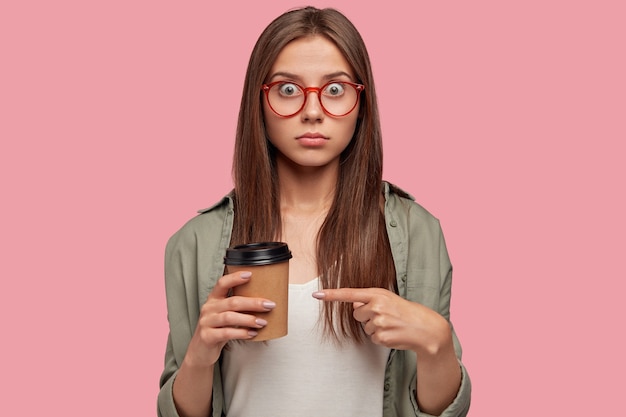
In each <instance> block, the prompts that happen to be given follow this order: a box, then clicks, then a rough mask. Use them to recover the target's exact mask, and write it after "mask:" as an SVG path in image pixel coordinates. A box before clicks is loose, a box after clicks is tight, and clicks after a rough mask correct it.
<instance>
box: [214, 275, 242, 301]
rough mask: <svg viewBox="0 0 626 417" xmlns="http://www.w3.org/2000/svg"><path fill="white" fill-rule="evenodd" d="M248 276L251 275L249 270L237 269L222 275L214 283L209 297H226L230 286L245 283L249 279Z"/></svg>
mask: <svg viewBox="0 0 626 417" xmlns="http://www.w3.org/2000/svg"><path fill="white" fill-rule="evenodd" d="M250 277H252V272H249V271H238V272H233V273H232V274H227V275H223V276H222V277H221V278H220V279H218V280H217V282H216V283H215V287H213V290H212V291H211V294H209V297H221V298H226V297H227V296H228V292H229V291H230V289H231V288H233V287H236V286H238V285H242V284H245V283H246V282H248V281H250Z"/></svg>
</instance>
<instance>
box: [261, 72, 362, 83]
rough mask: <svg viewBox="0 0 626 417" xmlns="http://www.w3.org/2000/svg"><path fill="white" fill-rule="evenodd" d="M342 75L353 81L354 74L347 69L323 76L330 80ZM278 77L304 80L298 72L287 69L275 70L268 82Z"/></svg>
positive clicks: (324, 78)
mask: <svg viewBox="0 0 626 417" xmlns="http://www.w3.org/2000/svg"><path fill="white" fill-rule="evenodd" d="M341 76H345V77H348V79H349V80H351V81H352V76H351V75H350V74H348V73H347V72H345V71H337V72H332V73H330V74H326V75H324V76H323V77H322V79H323V80H325V81H330V80H332V79H333V78H338V77H341ZM276 77H285V78H291V79H292V80H299V81H302V78H300V77H299V76H298V75H296V74H292V73H290V72H285V71H278V72H275V73H274V74H272V76H271V77H270V78H269V80H268V81H267V82H271V81H272V80H274V78H276Z"/></svg>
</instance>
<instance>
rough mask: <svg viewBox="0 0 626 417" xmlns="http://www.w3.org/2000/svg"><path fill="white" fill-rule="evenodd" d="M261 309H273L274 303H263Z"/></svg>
mask: <svg viewBox="0 0 626 417" xmlns="http://www.w3.org/2000/svg"><path fill="white" fill-rule="evenodd" d="M263 307H265V308H274V307H276V303H275V302H273V301H263Z"/></svg>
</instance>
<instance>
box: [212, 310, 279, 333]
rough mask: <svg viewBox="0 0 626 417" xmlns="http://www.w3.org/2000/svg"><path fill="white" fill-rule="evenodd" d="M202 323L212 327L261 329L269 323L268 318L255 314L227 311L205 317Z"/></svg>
mask: <svg viewBox="0 0 626 417" xmlns="http://www.w3.org/2000/svg"><path fill="white" fill-rule="evenodd" d="M202 325H205V326H208V327H211V328H225V327H233V328H239V327H249V328H251V329H261V328H263V327H265V326H266V325H267V320H265V319H262V318H260V317H256V316H255V315H254V314H246V313H238V312H236V311H225V312H223V313H220V314H214V315H212V316H209V317H207V318H205V319H204V320H203V323H202Z"/></svg>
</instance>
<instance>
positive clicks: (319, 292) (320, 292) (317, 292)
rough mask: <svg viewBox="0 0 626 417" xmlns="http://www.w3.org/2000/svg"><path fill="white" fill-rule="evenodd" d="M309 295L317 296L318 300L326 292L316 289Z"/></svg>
mask: <svg viewBox="0 0 626 417" xmlns="http://www.w3.org/2000/svg"><path fill="white" fill-rule="evenodd" d="M311 295H312V296H313V298H317V299H318V300H321V299H322V298H324V297H326V294H324V293H323V292H322V291H316V292H314V293H313V294H311Z"/></svg>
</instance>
